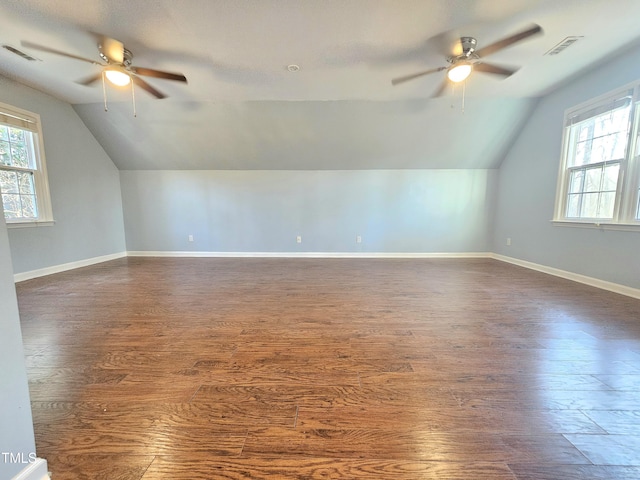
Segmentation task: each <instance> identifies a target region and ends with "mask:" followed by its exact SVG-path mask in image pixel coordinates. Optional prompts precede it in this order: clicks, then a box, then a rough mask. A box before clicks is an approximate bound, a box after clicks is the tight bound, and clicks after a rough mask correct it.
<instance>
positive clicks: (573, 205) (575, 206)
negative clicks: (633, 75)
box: [567, 195, 580, 218]
mask: <svg viewBox="0 0 640 480" xmlns="http://www.w3.org/2000/svg"><path fill="white" fill-rule="evenodd" d="M579 217H580V195H569V201H568V202H567V218H579Z"/></svg>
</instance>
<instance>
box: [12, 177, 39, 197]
mask: <svg viewBox="0 0 640 480" xmlns="http://www.w3.org/2000/svg"><path fill="white" fill-rule="evenodd" d="M16 173H17V176H18V189H19V191H20V193H23V194H28V195H35V194H36V190H35V188H34V184H33V173H31V172H16Z"/></svg>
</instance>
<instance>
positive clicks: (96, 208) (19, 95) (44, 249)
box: [0, 76, 125, 273]
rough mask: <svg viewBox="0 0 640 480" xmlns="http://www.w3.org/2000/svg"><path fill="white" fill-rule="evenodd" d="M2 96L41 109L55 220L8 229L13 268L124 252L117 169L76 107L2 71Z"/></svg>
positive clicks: (36, 110) (9, 101) (17, 270)
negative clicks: (11, 78)
mask: <svg viewBox="0 0 640 480" xmlns="http://www.w3.org/2000/svg"><path fill="white" fill-rule="evenodd" d="M0 101H2V102H4V103H7V104H10V105H13V106H16V107H19V108H23V109H25V110H29V111H31V112H34V113H38V114H40V117H41V119H42V129H43V136H44V143H45V155H46V159H47V170H48V174H49V187H50V190H51V202H52V204H53V217H54V219H55V225H53V226H41V227H27V228H10V229H9V241H10V243H11V255H12V259H13V267H14V273H21V272H25V271H30V270H36V269H40V268H45V267H50V266H55V265H60V264H64V263H68V262H74V261H79V260H85V259H89V258H93V257H99V256H102V255H108V254H113V253H119V252H123V251H124V250H125V240H124V228H123V219H122V198H121V193H120V180H119V175H118V170H117V169H116V167H115V165H114V164H113V162H112V161H111V159H109V157H108V156H107V154H106V153H105V152H104V150H103V149H102V147H101V146H100V145H99V144H98V142H97V141H96V140H95V138H94V137H93V136H92V135H91V133H89V131H88V130H87V128H86V126H85V125H84V123H82V121H81V120H80V118H79V117H78V116H77V114H76V113H75V111H74V110H73V108H71V106H70V105H69V104H68V103H65V102H63V101H61V100H57V99H55V98H53V97H51V96H49V95H46V94H44V93H42V92H39V91H36V90H34V89H32V88H29V87H26V86H24V85H21V84H18V83H16V82H14V81H12V80H9V79H7V78H5V77H2V76H0Z"/></svg>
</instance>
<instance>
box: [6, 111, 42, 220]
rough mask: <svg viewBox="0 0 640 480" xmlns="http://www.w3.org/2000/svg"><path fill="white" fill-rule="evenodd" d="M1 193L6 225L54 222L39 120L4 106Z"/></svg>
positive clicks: (29, 113) (28, 113) (32, 115)
mask: <svg viewBox="0 0 640 480" xmlns="http://www.w3.org/2000/svg"><path fill="white" fill-rule="evenodd" d="M0 193H1V194H2V206H3V208H4V218H5V220H6V221H7V224H9V225H12V224H15V225H37V224H40V223H41V222H51V221H53V218H52V214H51V200H50V198H49V184H48V181H47V172H46V165H45V158H44V148H43V145H42V129H41V126H40V116H39V115H37V114H35V113H31V112H27V111H24V110H20V109H17V108H15V107H11V106H9V105H4V104H2V103H0Z"/></svg>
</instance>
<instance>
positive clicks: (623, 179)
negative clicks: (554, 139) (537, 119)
mask: <svg viewBox="0 0 640 480" xmlns="http://www.w3.org/2000/svg"><path fill="white" fill-rule="evenodd" d="M625 93H630V94H631V105H630V112H629V122H630V124H629V129H628V130H629V132H628V137H627V146H626V149H625V155H624V157H623V158H622V159H620V171H619V174H618V184H617V188H616V194H615V205H614V209H613V217H612V218H590V217H568V216H567V205H568V197H569V182H570V180H571V172H572V171H573V170H576V169H578V168H586V169H588V168H589V167H597V166H598V163H594V164H585V165H582V166H580V167H577V166H571V167H570V166H569V163H570V160H571V158H572V157H570V155H572V154H573V147H574V142H573V135H572V128H573V124H572V118H575V117H576V116H579V115H581V114H585V113H587V112H589V111H593V110H596V109H598V108H601V107H605V106H607V105H613V102H614V101H615V100H616V99H620V98H621V97H622V96H623V95H624V94H625ZM607 111H608V110H605V111H604V112H602V113H606V112H607ZM639 134H640V82H637V81H636V82H633V83H630V84H627V85H624V86H622V87H620V88H618V89H615V90H613V91H610V92H607V93H605V94H603V95H600V96H598V97H596V98H593V99H590V100H588V101H586V102H583V103H581V104H579V105H576V106H574V107H571V108H569V109H567V110H565V113H564V119H563V135H562V150H561V157H560V162H559V170H558V179H557V185H556V200H555V207H554V214H553V220H552V222H553V223H554V224H557V225H565V226H579V227H596V228H610V229H614V230H640V145H639V142H640V138H639V137H638V135H639ZM617 162H618V159H615V160H614V159H612V160H609V161H603V162H600V163H604V164H609V165H612V164H614V163H617Z"/></svg>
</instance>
